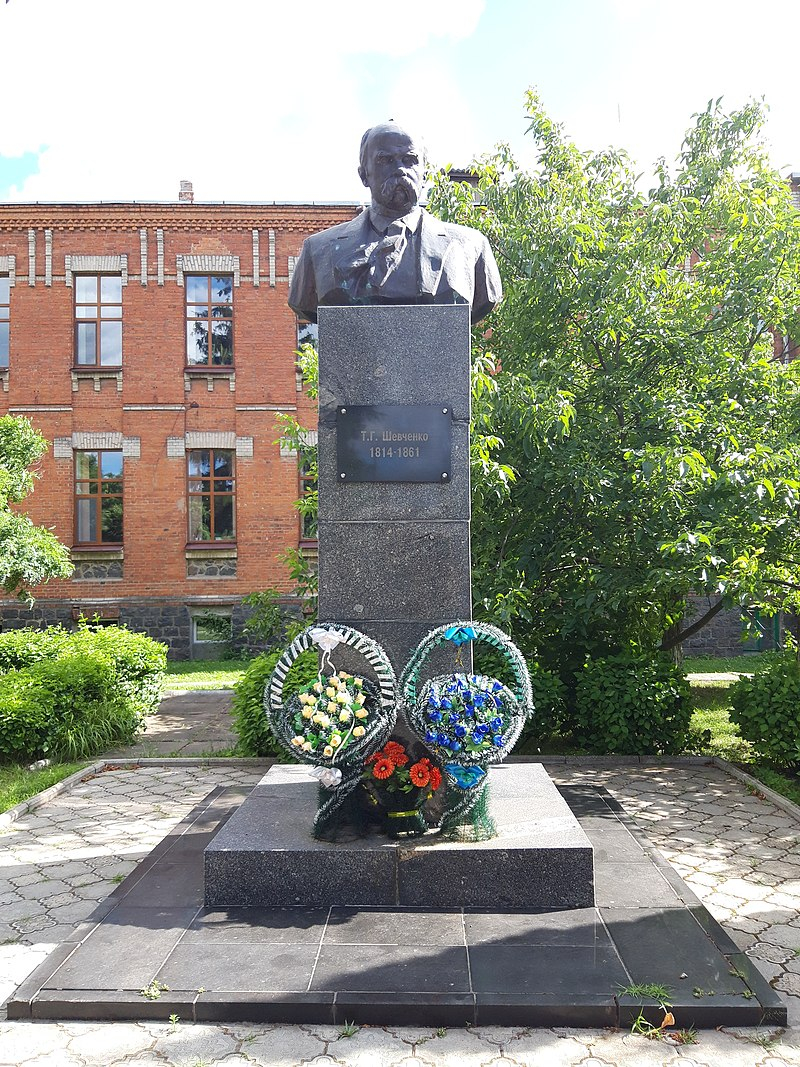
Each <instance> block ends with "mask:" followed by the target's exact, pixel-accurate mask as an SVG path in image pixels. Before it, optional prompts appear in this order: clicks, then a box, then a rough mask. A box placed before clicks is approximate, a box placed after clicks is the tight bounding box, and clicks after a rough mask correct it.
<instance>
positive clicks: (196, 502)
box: [187, 448, 236, 542]
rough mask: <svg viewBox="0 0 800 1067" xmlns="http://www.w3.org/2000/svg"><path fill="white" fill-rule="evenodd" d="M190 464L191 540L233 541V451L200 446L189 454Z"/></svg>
mask: <svg viewBox="0 0 800 1067" xmlns="http://www.w3.org/2000/svg"><path fill="white" fill-rule="evenodd" d="M187 458H188V466H189V540H190V541H195V542H200V541H234V540H235V539H236V525H235V508H234V489H235V483H234V469H233V463H234V452H233V451H232V450H231V449H227V448H197V449H192V451H190V452H189V453H187Z"/></svg>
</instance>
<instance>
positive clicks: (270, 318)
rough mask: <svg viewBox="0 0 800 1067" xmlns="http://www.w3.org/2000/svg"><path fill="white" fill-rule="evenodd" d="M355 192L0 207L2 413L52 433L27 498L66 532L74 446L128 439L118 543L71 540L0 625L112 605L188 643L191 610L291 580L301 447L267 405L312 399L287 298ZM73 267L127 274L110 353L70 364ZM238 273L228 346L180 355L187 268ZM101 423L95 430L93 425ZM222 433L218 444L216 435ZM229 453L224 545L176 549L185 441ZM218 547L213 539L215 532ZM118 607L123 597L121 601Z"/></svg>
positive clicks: (180, 645) (182, 532)
mask: <svg viewBox="0 0 800 1067" xmlns="http://www.w3.org/2000/svg"><path fill="white" fill-rule="evenodd" d="M354 212H355V209H354V208H353V207H352V206H348V205H339V206H325V207H318V206H313V205H306V206H302V205H300V206H290V205H224V204H223V205H205V204H184V203H181V204H171V205H152V204H108V205H104V204H90V205H70V204H65V205H47V206H42V205H20V204H5V205H0V272H2V273H7V274H11V267H12V266H13V278H12V288H11V344H10V361H9V362H10V366H9V369H8V371H7V372H2V373H0V414H5V413H9V412H10V413H11V414H20V415H25V416H27V417H28V418H29V419H30V420H31V422H32V423H33V424H34V426H35V427H36V428H37V429H38V430H39V431H40V432H41V433H42V434H43V435H44V436H45V437H46V438H47V439H48V441H50V442H51V443H52V445H53V447H51V448H50V449H49V451H48V453H47V455H46V456H45V457H44V458H43V459H42V461H41V464H40V475H41V476H40V479H39V481H38V483H37V486H36V489H35V491H34V493H33V494H32V496H30V497H29V498H28V500H27V501H26V504H25V508H26V510H27V511H28V513H29V514H30V516H31V518H32V519H33V521H34V522H37V523H41V524H44V525H46V526H48V527H51V528H52V529H53V530H54V532H55V533H56V535H57V536H58V537H59V538H60V539H61V540H62V541H63V542H64V543H65V544H67V545H70V546H74V544H75V539H74V515H73V478H74V475H73V449H74V448H91V447H122V449H123V452H124V455H125V460H124V463H125V469H124V545H123V549H122V552H121V553H120V552H117V553H116V556H114V558H108V555H107V556H106V558H102V559H100V558H94V559H93V558H92V556H91V553H87V552H85V551H84V552H81V550H80V549H79V547H77V546H76V548H75V556H76V562H77V564H78V566H77V569H76V574H75V576H73V578H72V579H71V580H69V581H57V582H51V583H49V584H47V585H46V586H44V587H42V588H41V589H37V590H35V591H34V592H35V595H36V597H37V606H36V609H35V610H34V612H33V613H32V614H30V615H29V616H28V615H26V613H25V610H24V609H22V610H21V609H19V608H18V607H17V606H16V605H13V604H10V603H9V602H2V603H0V615H2V616H4V617H5V619H6V621H7V624H9V625H19V624H20V622H22V621H25V619H26V618H30V619H31V620H34V619H38V620H40V621H47V620H55V619H68V618H71V613H72V610H73V608H75V607H80V606H82V605H83V606H87V607H89V608H90V607H91V605H93V604H98V603H113V604H116V605H122V611H121V616H120V617H121V618H122V619H123V621H125V619H127V621H128V622H129V624H130V625H133V626H146V628H148V629H149V630H151V632H154V634H155V635H156V636H162V637H166V638H167V639H168V640H169V641H170V644H171V648H172V651H173V654H175V655H181V654H186V653H187V652H188V625H189V624H188V619H189V613H190V610H191V609H192V608H193V607H196V606H197V605H203V604H205V603H208V604H210V605H214V604H228V605H235V604H236V603H238V600H239V599H240V598H241V597H242V596H243V595H244V594H246V593H248V592H251V591H253V590H256V589H264V588H268V587H272V586H274V587H276V588H278V589H281V590H286V589H288V586H289V583H288V579H287V575H286V571H285V568H284V567H283V566H282V565H281V564H280V563H279V562H278V557H279V555H280V554H281V553H282V552H283V551H284V550H285V549H286V548H287V547H288V546H296V545H297V544H298V536H299V525H298V517H297V513H296V511H295V510H294V508H293V506H292V505H293V501H294V500H295V499H296V497H297V493H298V482H297V462H296V459H295V458H293V457H290V456H284V457H282V456H281V455H280V450H279V448H278V445H277V444H276V438H277V430H276V422H275V419H276V414H277V412H279V411H290V412H295V413H297V415H298V417H299V418H300V419H301V421H303V422H304V424H305V425H313V420H314V417H315V416H314V410H313V406H312V405H311V404H310V403H309V402H308V400H307V399H306V398H305V397H303V396H302V395H301V394H299V393H298V392H297V385H296V375H295V367H294V356H293V352H294V348H295V346H296V332H295V331H296V326H295V318H294V315H293V314H292V312H291V311H290V310H289V309H288V307H287V306H286V296H287V290H288V281H289V261H290V257H296V256H297V255H298V253H299V250H300V246H301V244H302V241H303V239H304V237H305V236H306V235H307V234H309V233H313V232H316V231H318V230H321V229H324V228H326V227H328V226H331V225H334V224H335V223H337V222H341V221H344V220H345V219H348V218H351V217H352V216H353V214H354ZM79 273H114V274H117V275H118V276H120V277H121V279H122V306H123V312H122V318H123V326H122V331H123V341H122V366H121V368H116V367H101V368H90V369H88V370H87V369H85V368H78V369H76V367H75V351H74V344H73V335H74V322H75V318H74V293H75V288H74V285H75V276H76V274H79ZM188 273H229V274H231V275H232V276H233V279H234V289H233V314H234V340H233V344H234V359H233V367H232V368H226V369H224V370H206V369H205V368H203V369H201V370H197V369H187V366H186V340H185V331H186V315H185V298H186V288H185V277H186V275H187V274H188ZM93 435H100V436H93ZM221 442H224V444H222V443H221ZM208 443H211V445H212V446H213V445H214V443H217V446H218V447H231V448H233V449H235V452H236V494H237V495H236V526H237V536H236V544H235V546H234V548H233V549H232V550H231V548H230V546H228V547H227V548H226V550H225V552H224V553H223V552H221V554H220V555H219V556H218V557H217V558H215V557H214V554H213V552H211V553H210V554H206V555H205V556H203V555H202V554H201V553H198V552H197V551H195V552H192V551H191V550H189V549H187V539H188V531H187V501H186V449H187V448H191V447H207V446H208ZM209 547H210V548H213V546H209ZM126 605H127V607H126Z"/></svg>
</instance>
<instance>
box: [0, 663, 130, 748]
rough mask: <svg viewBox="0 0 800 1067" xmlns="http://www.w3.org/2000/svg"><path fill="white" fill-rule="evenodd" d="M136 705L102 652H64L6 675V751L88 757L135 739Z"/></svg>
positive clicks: (2, 713) (0, 735) (1, 730)
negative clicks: (58, 656)
mask: <svg viewBox="0 0 800 1067" xmlns="http://www.w3.org/2000/svg"><path fill="white" fill-rule="evenodd" d="M140 721H141V720H140V716H139V713H138V709H137V706H136V704H135V703H134V702H133V701H131V700H129V699H128V698H127V697H126V694H125V693H124V691H123V689H122V688H121V687H120V685H119V681H118V676H117V673H116V671H115V668H114V665H113V663H111V662H109V661H108V660H107V659H106V658H105V657H104V656H103V655H102V654H100V653H96V652H95V653H91V652H86V653H82V654H80V655H72V656H63V657H62V658H60V659H58V660H48V661H42V662H39V663H35V664H33V666H31V667H25V668H23V669H22V670H19V671H9V672H8V673H7V674H5V675H4V676H2V677H1V678H0V755H2V756H3V757H4V758H6V759H9V760H11V759H14V760H23V759H31V758H34V759H35V758H38V757H40V756H44V755H47V756H50V757H52V758H55V759H70V760H76V759H84V758H86V757H88V756H93V755H96V754H97V753H98V752H102V751H103V749H106V748H109V747H110V746H111V745H115V744H124V743H125V742H127V741H130V740H131V739H132V738H133V736H134V734H135V733H136V730H137V729H138V727H139V724H140Z"/></svg>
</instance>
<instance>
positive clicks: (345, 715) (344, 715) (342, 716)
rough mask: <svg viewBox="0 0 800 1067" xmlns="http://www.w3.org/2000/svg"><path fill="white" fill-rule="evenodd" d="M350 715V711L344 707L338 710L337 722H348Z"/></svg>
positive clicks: (351, 714)
mask: <svg viewBox="0 0 800 1067" xmlns="http://www.w3.org/2000/svg"><path fill="white" fill-rule="evenodd" d="M352 717H353V713H352V711H347V710H346V709H345V710H343V711H340V712H339V722H350V720H351V719H352Z"/></svg>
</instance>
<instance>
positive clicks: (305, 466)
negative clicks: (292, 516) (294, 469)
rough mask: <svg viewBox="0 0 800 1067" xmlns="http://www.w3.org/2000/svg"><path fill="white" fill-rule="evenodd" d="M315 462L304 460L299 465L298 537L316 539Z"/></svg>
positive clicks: (308, 539) (304, 539) (307, 539)
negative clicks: (304, 461)
mask: <svg viewBox="0 0 800 1067" xmlns="http://www.w3.org/2000/svg"><path fill="white" fill-rule="evenodd" d="M317 499H318V497H317V464H316V462H311V461H309V462H306V463H301V465H300V501H299V503H300V507H299V511H300V539H301V540H302V541H316V539H317Z"/></svg>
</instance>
